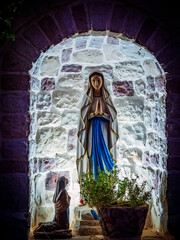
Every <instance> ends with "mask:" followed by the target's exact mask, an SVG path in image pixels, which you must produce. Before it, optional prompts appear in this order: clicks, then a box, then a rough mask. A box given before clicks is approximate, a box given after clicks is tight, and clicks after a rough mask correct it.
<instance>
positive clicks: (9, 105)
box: [1, 91, 29, 113]
mask: <svg viewBox="0 0 180 240" xmlns="http://www.w3.org/2000/svg"><path fill="white" fill-rule="evenodd" d="M1 108H2V111H3V112H4V113H27V112H28V110H29V94H28V93H27V92H22V91H21V92H20V91H19V92H14V93H13V92H11V93H2V94H1Z"/></svg>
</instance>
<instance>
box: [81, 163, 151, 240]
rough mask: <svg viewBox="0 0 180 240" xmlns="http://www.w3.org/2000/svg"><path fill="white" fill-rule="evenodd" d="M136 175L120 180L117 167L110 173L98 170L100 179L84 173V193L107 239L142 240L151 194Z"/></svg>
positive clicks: (82, 185) (82, 194)
mask: <svg viewBox="0 0 180 240" xmlns="http://www.w3.org/2000/svg"><path fill="white" fill-rule="evenodd" d="M137 178H138V177H137ZM137 178H135V179H131V180H130V179H128V178H124V179H123V180H121V179H119V170H118V168H117V166H115V167H114V169H113V170H112V171H111V172H108V171H107V172H106V173H105V172H103V171H100V170H99V172H98V177H97V180H95V179H94V176H93V174H89V173H87V174H83V178H82V182H81V196H82V197H83V199H84V200H85V202H86V203H87V204H88V205H89V206H90V207H96V208H97V211H98V215H99V219H100V225H101V227H102V231H103V235H104V238H105V239H111V240H112V239H128V240H131V239H132V240H135V239H137V240H138V239H141V235H142V231H143V228H144V224H145V220H146V217H147V212H148V207H149V206H148V204H147V203H146V201H147V200H149V199H150V196H151V194H150V191H148V192H147V191H145V186H146V182H145V181H144V182H143V183H142V184H141V185H138V184H137Z"/></svg>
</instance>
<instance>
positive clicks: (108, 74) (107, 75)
mask: <svg viewBox="0 0 180 240" xmlns="http://www.w3.org/2000/svg"><path fill="white" fill-rule="evenodd" d="M96 71H98V72H101V73H102V74H103V76H104V79H105V81H106V83H107V85H108V82H112V80H113V76H114V75H113V67H112V66H111V65H105V64H103V65H101V66H90V67H89V66H87V67H85V68H84V72H83V73H84V79H85V81H87V82H88V81H89V75H90V74H91V73H93V72H96Z"/></svg>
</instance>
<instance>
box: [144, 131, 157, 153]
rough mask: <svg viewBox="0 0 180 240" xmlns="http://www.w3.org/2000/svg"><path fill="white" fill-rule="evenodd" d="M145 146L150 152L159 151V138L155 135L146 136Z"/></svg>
mask: <svg viewBox="0 0 180 240" xmlns="http://www.w3.org/2000/svg"><path fill="white" fill-rule="evenodd" d="M147 144H148V146H149V148H150V149H151V150H157V151H158V150H159V146H160V145H159V144H160V143H159V137H158V135H157V134H156V133H148V134H147Z"/></svg>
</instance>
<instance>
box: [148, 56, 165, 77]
mask: <svg viewBox="0 0 180 240" xmlns="http://www.w3.org/2000/svg"><path fill="white" fill-rule="evenodd" d="M143 67H144V69H145V71H146V72H147V73H148V74H149V75H152V76H159V75H161V73H162V72H161V70H160V68H159V66H158V64H157V63H156V62H155V61H154V60H153V59H147V60H145V61H144V62H143Z"/></svg>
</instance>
